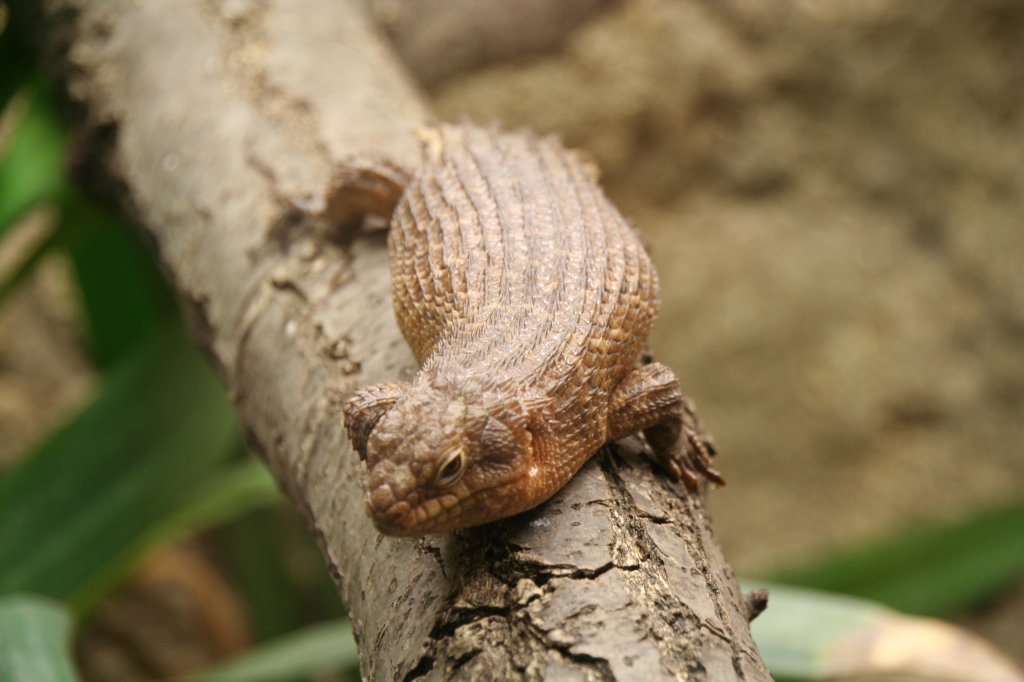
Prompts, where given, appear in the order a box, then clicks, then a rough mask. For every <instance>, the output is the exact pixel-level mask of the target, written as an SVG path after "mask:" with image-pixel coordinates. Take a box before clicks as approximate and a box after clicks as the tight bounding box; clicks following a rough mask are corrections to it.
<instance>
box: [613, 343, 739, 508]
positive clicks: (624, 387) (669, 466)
mask: <svg viewBox="0 0 1024 682" xmlns="http://www.w3.org/2000/svg"><path fill="white" fill-rule="evenodd" d="M610 407H611V409H610V410H609V416H608V426H609V435H610V440H617V439H619V438H623V437H625V436H628V435H630V434H632V433H636V432H637V431H643V433H644V437H645V438H646V439H647V443H648V445H650V446H651V449H652V450H653V451H654V458H655V460H656V461H657V462H658V464H660V465H661V467H662V468H663V469H664V470H665V471H666V472H667V473H668V475H669V476H670V477H671V478H672V479H673V480H676V481H679V480H681V481H683V482H684V483H685V484H686V487H687V488H688V489H689V490H691V491H696V490H698V489H699V487H700V479H701V477H702V476H703V477H704V478H706V479H708V480H709V481H713V482H715V483H718V484H719V485H724V484H725V479H723V478H722V475H721V474H720V473H719V472H718V470H717V469H715V467H714V466H713V465H712V457H714V455H715V446H714V445H712V443H711V440H710V439H709V438H708V437H707V436H705V435H704V433H703V432H702V431H701V429H700V422H699V421H698V420H697V415H696V414H694V411H693V407H692V406H691V405H690V402H689V401H688V400H687V399H686V398H685V397H684V396H683V394H682V393H681V392H680V390H679V381H678V380H677V379H676V376H675V374H673V373H672V370H670V369H669V368H668V367H666V366H665V365H663V364H661V363H660V362H653V363H651V364H648V365H644V366H642V367H639V368H637V369H635V370H633V372H631V373H630V374H629V375H627V376H626V378H625V379H623V381H622V383H621V384H620V385H619V386H618V387H617V388H616V390H615V392H614V393H613V394H612V400H611V405H610Z"/></svg>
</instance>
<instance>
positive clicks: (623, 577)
mask: <svg viewBox="0 0 1024 682" xmlns="http://www.w3.org/2000/svg"><path fill="white" fill-rule="evenodd" d="M39 9H42V11H43V16H35V22H36V23H35V26H36V28H38V29H40V31H41V33H42V35H43V37H44V40H45V42H46V44H47V45H48V47H49V50H50V54H51V56H52V57H53V63H54V65H55V67H56V70H57V73H58V75H60V76H61V77H62V79H63V80H64V82H66V85H67V92H68V94H69V96H70V99H71V100H72V101H73V102H74V103H75V104H76V105H77V106H78V110H79V117H80V120H79V122H80V123H82V124H83V125H84V127H85V128H86V129H87V130H88V131H91V135H90V136H89V139H90V140H92V144H91V145H90V146H88V150H89V153H88V158H89V159H91V160H92V162H91V165H89V166H87V168H88V169H89V172H90V173H92V174H93V175H94V176H95V177H93V178H92V179H93V180H97V179H99V180H101V182H98V183H97V184H104V185H107V186H113V187H116V188H118V189H119V193H120V197H121V199H122V203H123V204H124V205H125V207H126V208H128V210H129V211H130V212H131V213H132V214H133V215H134V216H135V217H136V218H137V219H138V221H139V223H140V224H141V225H142V226H143V229H144V230H145V232H146V233H147V235H148V236H149V237H151V238H152V240H153V241H154V242H155V244H156V247H157V249H158V251H159V254H160V257H161V258H162V261H163V263H164V265H165V267H166V269H167V272H168V273H169V275H170V277H171V278H172V280H173V282H174V284H175V286H176V288H177V290H178V293H179V294H180V297H181V300H182V301H183V302H184V303H185V306H186V308H187V310H188V311H189V313H190V317H191V319H192V320H193V328H194V331H195V337H196V341H197V342H198V343H199V344H201V345H202V347H203V348H205V349H206V350H207V351H208V353H209V354H210V356H211V357H212V358H213V360H214V362H215V363H216V364H217V366H218V369H219V371H220V373H221V376H222V377H223V379H224V381H225V383H226V384H227V386H228V387H229V388H230V390H231V393H232V395H233V397H234V400H235V403H236V405H237V408H238V413H239V416H240V418H241V420H242V422H243V424H244V425H245V427H246V429H247V430H248V432H249V433H250V435H251V439H252V442H253V443H254V444H255V445H256V446H257V447H258V448H259V449H260V451H261V452H262V453H263V454H264V456H265V458H266V461H267V463H268V465H269V466H270V468H271V469H272V470H273V472H274V475H275V476H276V477H277V479H278V481H279V482H280V485H281V486H282V488H283V489H284V490H285V491H286V492H287V494H288V495H289V497H290V498H291V500H292V501H293V502H294V504H295V505H296V506H297V507H298V508H299V509H300V510H301V511H302V513H303V514H304V515H305V517H306V518H307V520H308V522H309V525H310V527H311V528H312V529H313V531H314V533H315V534H316V536H317V538H318V540H319V542H320V545H321V548H322V549H323V553H324V556H325V559H326V561H327V563H328V565H329V567H330V570H331V572H332V574H333V575H334V577H335V580H336V582H337V584H338V587H339V589H340V591H341V595H342V597H343V599H344V601H345V604H346V606H347V607H348V610H349V614H350V616H351V618H352V621H353V624H354V626H355V631H356V634H357V638H358V640H359V648H360V653H361V658H362V673H363V675H364V677H365V678H367V679H373V680H393V679H403V680H412V679H418V678H421V677H424V678H426V677H429V678H435V679H436V678H452V679H515V678H524V679H541V678H545V679H622V680H627V679H629V680H632V679H644V680H660V679H713V680H728V679H750V680H767V679H769V676H768V673H767V671H766V670H765V668H764V665H763V663H762V662H761V659H760V658H759V655H758V653H757V650H756V648H755V646H754V644H753V642H752V641H751V639H750V634H749V630H748V627H747V613H748V612H747V607H746V605H745V603H744V600H743V597H742V595H741V593H740V591H739V588H738V586H737V583H736V580H735V579H734V577H733V575H732V571H731V570H730V568H729V566H728V565H727V563H726V562H725V560H724V559H723V557H722V555H721V552H720V550H719V548H718V546H717V544H716V543H715V540H714V538H713V536H712V531H711V527H710V523H709V520H708V517H707V515H706V513H705V510H704V506H703V503H702V500H701V499H700V498H698V497H696V496H690V495H687V494H686V493H685V491H684V490H682V489H681V488H680V487H679V486H676V485H672V484H670V483H668V482H667V480H666V479H665V477H664V476H662V475H660V474H659V473H658V472H657V471H656V470H654V469H653V468H652V466H651V465H650V464H649V463H648V461H647V460H646V459H645V458H644V457H643V456H642V455H640V454H639V450H638V448H637V446H636V443H635V442H634V443H626V444H625V445H624V446H621V447H616V448H614V449H609V451H607V452H604V453H603V454H601V455H600V456H599V457H597V458H596V459H595V460H594V461H592V462H591V463H590V464H589V465H588V466H587V467H586V468H585V469H584V470H583V471H582V472H581V473H580V474H579V475H578V476H577V477H576V478H575V479H574V480H573V481H572V482H571V483H570V485H569V486H568V487H566V488H565V489H564V490H563V491H561V492H560V493H559V494H558V495H556V497H555V498H554V499H553V500H551V501H550V502H549V503H547V504H545V505H543V506H542V507H541V508H539V509H537V510H535V511H534V512H531V513H528V514H525V515H523V516H520V517H517V518H514V519H510V520H508V521H505V522H501V523H498V524H493V525H490V526H486V527H482V528H479V529H474V530H470V531H465V532H460V533H456V534H454V535H446V536H432V537H428V538H425V539H420V540H406V539H395V538H388V537H383V536H381V535H380V534H378V533H377V532H376V530H374V528H373V526H372V525H371V524H370V522H369V520H368V518H367V517H366V515H365V514H364V513H363V490H364V487H363V486H364V480H363V477H364V474H365V472H364V470H363V466H362V464H361V463H360V462H359V460H358V459H357V458H356V457H355V456H354V455H353V453H352V451H351V448H350V446H349V444H348V442H347V440H346V436H345V433H344V430H343V428H342V422H341V416H340V415H341V405H342V404H343V402H344V400H345V399H346V397H347V395H348V394H349V393H350V392H351V391H352V390H353V389H354V388H355V387H357V386H361V385H364V384H368V383H373V382H380V381H385V380H390V379H394V378H396V377H399V376H402V375H407V374H408V373H410V372H411V371H412V370H413V369H414V363H413V360H412V357H411V355H410V353H409V350H408V349H407V347H406V345H405V342H404V341H403V339H402V337H401V335H400V333H399V331H398V329H397V327H396V325H395V321H394V319H393V316H392V314H391V310H390V304H389V273H388V266H387V257H386V252H385V249H384V246H383V239H382V238H381V237H380V235H377V236H359V235H356V234H355V233H353V232H352V231H351V230H350V231H348V232H345V231H342V230H339V229H337V227H336V226H330V225H326V224H325V221H323V220H322V219H320V218H319V217H318V214H319V211H320V210H321V209H322V208H323V206H324V205H325V202H326V201H327V199H328V198H329V197H330V193H331V187H330V178H331V173H332V169H333V168H336V167H337V166H338V165H339V164H340V163H341V161H342V160H343V159H345V158H346V157H348V156H350V155H353V154H360V153H373V154H385V155H389V156H391V157H393V158H396V159H398V160H401V161H404V162H409V163H414V162H415V160H416V159H417V154H418V151H417V144H416V141H415V137H414V135H413V129H414V128H415V126H416V125H417V124H419V123H421V122H423V121H424V120H426V118H427V116H428V114H427V112H426V110H425V107H424V105H423V103H422V101H421V99H420V98H419V96H418V95H417V92H416V89H415V88H414V86H413V85H412V84H411V83H410V82H409V80H408V79H407V77H406V76H405V74H404V72H403V71H402V70H401V69H400V68H399V67H398V66H397V64H396V61H395V59H394V57H393V56H392V54H391V53H390V52H389V51H388V49H387V48H385V46H384V45H383V44H382V42H381V41H380V40H379V38H378V36H377V35H375V34H374V32H373V31H372V29H371V28H370V26H371V25H370V22H369V19H368V17H367V16H366V15H365V13H364V11H363V10H362V8H361V6H360V5H358V4H356V3H354V2H343V1H340V0H266V1H264V2H257V1H255V0H253V1H250V0H227V1H225V2H222V3H211V2H199V1H198V0H189V1H186V0H147V1H146V2H131V1H129V0H109V1H108V2H103V3H97V2H90V1H89V0H47V1H46V2H43V3H42V5H41V7H37V6H36V5H34V4H32V3H29V2H25V3H18V4H16V5H15V11H16V12H17V15H16V17H17V18H18V19H19V20H20V21H22V22H25V21H29V22H31V21H32V18H31V17H32V15H33V13H34V12H36V11H37V10H39ZM42 22H45V23H42Z"/></svg>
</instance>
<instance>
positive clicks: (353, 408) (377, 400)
mask: <svg viewBox="0 0 1024 682" xmlns="http://www.w3.org/2000/svg"><path fill="white" fill-rule="evenodd" d="M409 385H410V384H409V382H408V381H393V382H391V383H387V384H376V385H374V386H367V387H366V388H361V389H359V390H358V391H356V392H355V393H353V394H352V397H351V398H349V399H348V402H347V403H345V428H346V429H347V430H348V435H349V438H351V439H352V446H353V447H354V448H355V449H356V452H358V453H359V458H360V459H363V460H365V459H366V444H367V442H369V440H370V433H371V432H372V431H373V427H375V426H377V422H379V421H380V419H381V417H383V416H384V415H385V414H387V412H388V410H390V409H391V408H392V407H394V406H395V403H396V402H398V399H399V398H400V397H401V396H402V394H403V393H405V391H406V389H408V388H409Z"/></svg>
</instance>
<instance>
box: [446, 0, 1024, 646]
mask: <svg viewBox="0 0 1024 682" xmlns="http://www.w3.org/2000/svg"><path fill="white" fill-rule="evenodd" d="M1022 65H1024V5H1021V4H1020V3H1019V2H1016V1H1014V0H1005V1H995V0H986V1H983V2H971V3H964V2H955V1H944V2H939V1H936V2H930V3H905V2H896V1H891V0H876V1H874V2H861V1H859V0H857V1H855V0H828V1H823V2H816V3H784V4H773V5H772V6H771V10H769V9H768V5H766V4H764V3H759V2H752V1H751V2H744V1H740V0H734V1H732V2H699V1H695V0H690V1H686V2H668V1H667V0H665V1H661V0H637V1H635V2H628V3H623V4H622V5H621V6H619V7H616V8H613V9H612V10H609V11H608V12H606V13H604V14H603V15H601V16H599V17H598V18H597V19H595V20H594V21H592V22H590V23H589V24H587V25H586V26H584V27H583V28H582V29H580V30H578V31H577V33H576V34H575V35H574V36H573V38H572V39H571V40H570V41H569V44H568V45H567V46H566V49H565V51H564V52H563V53H562V54H559V55H556V56H551V57H542V58H537V59H535V60H534V61H533V62H531V63H529V64H526V65H514V66H498V67H489V68H485V69H481V70H478V71H476V72H474V73H472V74H470V75H466V76H462V77H457V78H453V79H450V80H449V81H447V82H445V83H442V84H440V85H439V86H437V87H436V88H435V89H434V91H433V93H432V94H433V101H434V104H435V107H436V110H437V111H438V112H439V113H440V115H441V116H443V117H445V118H447V119H452V120H457V119H459V118H460V117H463V116H468V117H470V118H471V119H474V120H477V121H488V120H492V119H496V120H501V121H503V122H504V123H505V124H506V125H508V126H516V125H530V126H534V127H538V128H540V129H543V130H550V131H555V132H558V133H559V134H561V135H562V136H563V137H564V138H565V139H566V140H567V141H568V142H569V143H570V144H574V145H578V146H581V147H584V148H586V149H587V150H589V151H590V152H592V153H593V154H594V155H595V156H596V157H597V159H598V161H599V162H600V164H601V166H602V167H603V169H604V173H605V181H606V184H607V187H608V190H609V193H610V194H611V195H612V198H613V199H614V200H615V201H616V202H617V203H618V205H619V206H620V207H621V208H622V209H623V211H624V213H625V214H626V215H627V216H629V217H630V218H631V219H632V220H633V222H634V223H635V224H636V225H637V226H638V227H639V229H640V230H641V231H642V232H643V234H644V235H645V236H646V238H647V240H648V241H649V243H650V246H651V249H652V252H653V256H654V259H655V261H656V262H657V264H658V265H659V269H660V273H661V277H662V289H663V296H664V307H663V311H662V316H661V318H660V321H659V324H658V326H657V327H656V329H655V336H654V340H653V347H654V351H655V353H656V354H657V355H658V356H659V358H660V359H662V360H664V361H666V362H667V363H668V364H670V365H671V366H672V367H673V368H674V369H675V370H676V371H677V372H678V373H679V375H680V376H681V377H682V378H683V383H684V388H685V389H686V390H687V392H688V393H689V394H690V395H692V396H693V397H695V398H696V400H697V402H698V404H699V407H700V414H701V416H702V418H703V419H704V420H705V423H706V424H707V425H708V426H709V428H710V430H711V431H712V432H713V433H715V434H717V436H718V444H719V446H720V450H721V452H722V453H723V454H722V458H721V466H722V469H723V471H724V473H725V474H726V476H727V477H728V479H729V482H730V485H729V486H728V487H727V488H725V489H724V490H721V491H718V492H716V493H715V494H713V495H712V496H711V502H712V506H713V511H714V515H715V523H716V527H717V528H718V530H719V532H720V533H721V538H722V541H723V543H724V545H725V548H726V552H727V554H728V555H729V557H730V559H731V561H732V562H733V564H734V565H735V566H736V567H737V570H738V571H739V572H740V573H741V574H743V573H746V574H750V573H753V572H759V571H765V570H769V569H771V568H772V567H774V566H778V565H781V564H783V563H786V562H787V561H790V560H792V559H793V557H794V556H798V555H807V554H812V553H814V552H825V551H827V550H829V549H830V548H832V547H838V546H843V545H846V544H847V543H850V542H853V541H856V540H857V539H861V538H870V537H874V536H877V535H879V534H883V533H887V532H890V531H893V530H895V529H897V528H899V527H900V526H905V525H909V524H913V523H915V522H917V521H920V520H922V519H934V518H947V517H948V518H952V517H956V516H957V515H959V514H962V513H965V512H967V511H968V510H970V509H974V508H977V507H980V506H984V505H987V504H990V503H995V502H997V501H999V500H1005V499H1007V498H1011V497H1014V496H1019V495H1021V494H1022V493H1024V457H1021V445H1020V444H1021V443H1022V442H1024V421H1022V420H1021V418H1020V417H1021V415H1022V414H1024V351H1022V348H1024V268H1021V267H1020V262H1021V259H1022V257H1024V229H1022V228H1024V226H1022V224H1021V223H1022V222H1024V217H1022V216H1024V205H1022V204H1024V198H1022V197H1024V144H1022V142H1024V68H1022ZM1018 602H1019V600H1018ZM1017 608H1018V609H1019V606H1018V607H1017ZM1018 613H1019V611H1018ZM1004 620H1005V618H1004ZM1001 628H1002V629H1001V630H1000V632H1002V633H1003V634H1001V635H999V634H996V636H997V638H998V639H999V640H1000V643H1001V644H1002V645H1003V646H1004V647H1006V648H1007V649H1008V650H1010V651H1011V652H1013V653H1015V654H1016V655H1017V656H1018V657H1024V644H1021V642H1024V636H1022V635H1021V633H1020V630H1019V627H1018V628H1017V631H1016V634H1012V635H1011V634H1008V633H1007V632H1005V631H1006V630H1007V628H1006V627H1005V625H1003V626H1001ZM983 629H984V628H983Z"/></svg>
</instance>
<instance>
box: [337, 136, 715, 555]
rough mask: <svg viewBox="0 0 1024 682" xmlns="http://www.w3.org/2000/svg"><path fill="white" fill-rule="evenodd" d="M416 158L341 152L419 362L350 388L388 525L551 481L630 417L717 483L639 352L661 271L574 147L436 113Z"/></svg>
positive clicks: (669, 453)
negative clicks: (444, 121) (445, 121)
mask: <svg viewBox="0 0 1024 682" xmlns="http://www.w3.org/2000/svg"><path fill="white" fill-rule="evenodd" d="M422 139H423V158H422V162H421V164H420V166H419V167H417V168H416V169H413V170H406V169H401V168H398V167H397V166H395V165H394V164H391V163H388V162H380V165H379V167H375V166H374V164H373V163H370V162H368V161H366V160H365V159H361V160H360V161H359V163H358V164H354V165H352V166H348V167H346V168H345V169H344V170H343V171H342V174H341V177H343V179H344V188H343V193H344V195H345V196H346V197H347V200H348V201H350V202H351V203H353V205H356V206H359V207H362V208H363V209H364V210H370V211H375V212H378V213H381V214H384V215H385V216H386V217H390V218H391V228H390V231H389V234H388V248H389V253H390V258H391V275H392V288H393V298H394V300H393V303H394V309H395V316H396V317H397V319H398V324H399V327H400V328H401V329H402V333H403V334H404V335H405V338H406V340H407V341H408V342H409V345H410V346H411V347H412V350H413V354H414V355H415V356H416V358H417V360H418V362H419V365H420V372H419V373H418V374H417V375H416V377H415V378H414V379H413V380H412V381H410V382H393V383H388V384H381V385H378V386H371V387H368V388H364V389H362V390H360V391H357V392H356V393H355V395H353V396H352V398H351V399H350V400H349V402H348V405H347V406H346V410H345V423H346V427H347V428H348V431H349V435H350V437H351V438H352V442H353V444H354V445H355V448H356V450H357V451H358V452H359V453H360V455H361V456H362V457H363V458H364V459H366V461H367V464H368V466H369V472H370V483H369V493H368V495H367V511H368V513H369V514H370V516H371V517H372V518H373V520H374V523H376V525H377V527H378V528H379V529H380V530H381V531H382V532H385V533H389V534H393V535H421V534H424V533H433V532H441V531H447V530H452V529H455V528H462V527H467V526H474V525H477V524H481V523H486V522H488V521H493V520H496V519H499V518H503V517H506V516H510V515H512V514H516V513H519V512H521V511H525V510H527V509H530V508H531V507H534V506H536V505H538V504H540V503H541V502H543V501H544V500H546V499H548V498H549V497H550V496H551V495H553V494H554V493H555V492H556V491H557V490H558V489H559V488H561V487H562V486H563V485H565V483H566V482H567V481H568V480H569V478H571V477H572V475H573V474H575V473H576V471H578V470H579V468H580V467H581V466H582V465H583V463H584V462H586V461H587V459H589V458H590V457H591V456H592V455H593V454H594V453H595V452H596V451H597V450H598V449H599V448H600V447H601V446H602V445H603V444H605V443H606V442H609V441H612V440H617V439H619V438H623V437H625V436H628V435H630V434H633V433H637V432H640V431H642V432H643V433H644V434H645V437H646V438H647V440H648V442H649V443H650V444H651V447H652V449H653V451H654V454H655V457H656V459H657V460H658V462H659V463H660V464H661V465H662V466H663V467H664V469H665V470H666V471H667V472H668V473H669V475H670V476H671V477H672V478H673V479H676V480H679V479H682V480H683V481H684V482H685V483H686V485H687V487H688V488H689V489H690V490H691V491H694V490H696V489H697V488H698V484H699V480H700V475H701V474H703V476H705V477H706V478H708V479H710V480H713V481H716V482H718V483H722V479H721V476H720V475H719V474H718V472H717V471H715V469H714V468H713V467H712V465H711V456H712V454H713V453H714V451H713V449H712V447H711V444H710V442H709V441H708V440H707V439H706V438H705V437H704V436H703V435H702V434H701V432H700V429H699V426H698V424H697V421H696V417H695V416H694V415H693V412H692V410H691V409H690V406H689V404H688V403H687V401H686V399H685V398H684V397H683V395H682V394H681V393H680V391H679V384H678V381H677V379H676V377H675V375H674V374H672V371H671V370H669V369H668V368H667V367H665V366H664V365H662V364H660V363H652V364H648V365H643V366H639V367H638V366H637V360H638V358H639V356H640V354H641V352H642V351H643V349H644V347H645V345H646V343H647V337H648V334H649V333H650V330H651V326H652V325H653V323H654V318H655V317H656V316H657V312H658V303H659V301H658V282H657V275H656V274H655V272H654V268H653V266H652V265H651V262H650V259H649V258H648V256H647V253H646V251H645V249H644V247H643V245H642V244H641V243H640V241H639V239H638V238H637V235H636V234H635V233H634V232H633V230H632V228H630V226H629V225H628V224H626V222H625V220H623V218H622V216H620V215H619V213H618V211H616V210H615V208H614V207H613V206H612V205H611V204H610V203H609V202H608V200H607V199H606V198H605V196H604V194H603V193H602V192H601V190H600V188H599V187H598V185H597V182H596V179H595V178H594V177H593V173H592V172H590V171H589V169H588V167H587V164H586V163H585V161H584V160H583V159H581V158H580V156H579V155H578V154H577V153H574V152H571V151H569V150H566V149H565V148H564V147H562V146H561V144H559V143H558V142H557V141H556V140H554V139H552V138H538V137H535V136H533V135H531V134H529V133H525V132H518V133H511V134H509V133H502V132H500V131H498V130H496V129H483V128H475V127H468V126H444V125H443V126H439V127H437V128H432V129H429V130H426V131H424V132H423V134H422Z"/></svg>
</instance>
